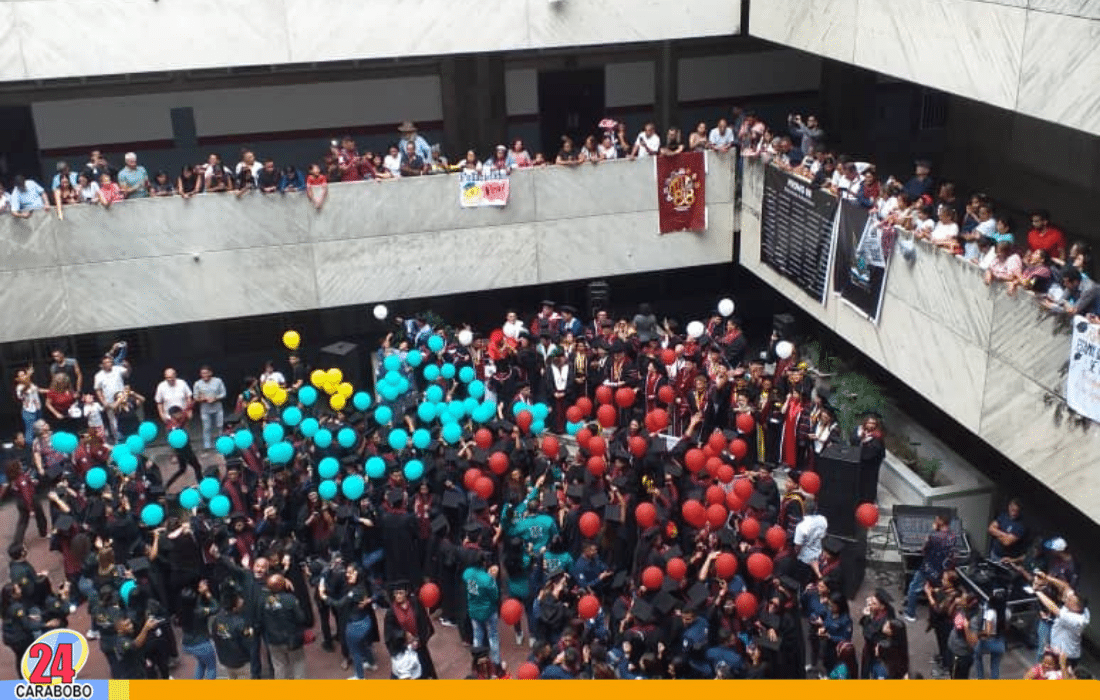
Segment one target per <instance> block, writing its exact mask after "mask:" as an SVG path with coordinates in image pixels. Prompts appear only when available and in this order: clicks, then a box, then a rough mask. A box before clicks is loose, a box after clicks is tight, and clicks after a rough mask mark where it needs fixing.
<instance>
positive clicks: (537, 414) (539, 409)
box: [530, 403, 550, 421]
mask: <svg viewBox="0 0 1100 700" xmlns="http://www.w3.org/2000/svg"><path fill="white" fill-rule="evenodd" d="M530 410H531V415H532V416H534V418H535V420H541V421H545V420H546V417H547V416H549V415H550V409H549V408H547V407H546V404H544V403H537V404H535V405H534V406H532V407H531V409H530Z"/></svg>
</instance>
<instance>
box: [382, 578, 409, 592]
mask: <svg viewBox="0 0 1100 700" xmlns="http://www.w3.org/2000/svg"><path fill="white" fill-rule="evenodd" d="M386 590H388V591H390V592H393V591H407V590H409V582H408V581H407V580H405V579H403V578H400V579H397V580H396V581H391V582H390V583H389V584H388V585H387V586H386Z"/></svg>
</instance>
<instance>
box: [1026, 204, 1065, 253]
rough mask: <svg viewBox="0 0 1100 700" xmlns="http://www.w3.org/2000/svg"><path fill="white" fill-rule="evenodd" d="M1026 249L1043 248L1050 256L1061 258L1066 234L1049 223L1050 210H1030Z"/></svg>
mask: <svg viewBox="0 0 1100 700" xmlns="http://www.w3.org/2000/svg"><path fill="white" fill-rule="evenodd" d="M1027 247H1028V250H1045V251H1046V252H1048V253H1050V257H1052V258H1055V259H1057V260H1061V259H1062V258H1063V256H1064V255H1065V253H1066V235H1065V234H1064V233H1062V232H1061V231H1060V230H1059V229H1056V228H1054V227H1053V226H1051V225H1050V212H1048V211H1047V210H1046V209H1036V210H1035V211H1033V212H1031V230H1030V231H1028V232H1027Z"/></svg>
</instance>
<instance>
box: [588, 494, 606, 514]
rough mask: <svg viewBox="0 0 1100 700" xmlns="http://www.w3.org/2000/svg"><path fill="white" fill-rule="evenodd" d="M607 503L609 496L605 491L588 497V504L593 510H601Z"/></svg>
mask: <svg viewBox="0 0 1100 700" xmlns="http://www.w3.org/2000/svg"><path fill="white" fill-rule="evenodd" d="M607 503H608V500H607V494H606V493H604V492H603V491H597V492H596V493H594V494H592V495H591V496H589V497H588V504H589V505H590V506H592V509H593V510H599V509H600V508H603V507H604V506H606V505H607Z"/></svg>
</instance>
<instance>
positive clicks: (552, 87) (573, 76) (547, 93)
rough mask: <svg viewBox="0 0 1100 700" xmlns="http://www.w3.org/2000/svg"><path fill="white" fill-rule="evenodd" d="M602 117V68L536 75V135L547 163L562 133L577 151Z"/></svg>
mask: <svg viewBox="0 0 1100 700" xmlns="http://www.w3.org/2000/svg"><path fill="white" fill-rule="evenodd" d="M605 116H606V115H605V114H604V71H603V68H596V69H592V70H563V71H548V72H540V73H539V121H540V124H539V136H540V137H541V138H542V144H541V145H542V152H543V154H544V155H545V156H546V160H548V161H552V160H553V159H554V158H555V157H556V156H557V153H558V151H559V150H560V149H561V137H562V135H563V134H568V135H569V136H570V137H572V139H573V141H574V143H575V144H576V147H577V150H578V151H579V150H580V148H581V146H582V145H583V143H584V138H585V137H586V136H588V135H589V134H595V133H597V131H598V129H597V128H596V125H597V124H599V122H600V120H601V119H603V118H604V117H605Z"/></svg>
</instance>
